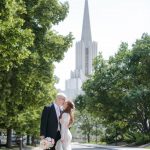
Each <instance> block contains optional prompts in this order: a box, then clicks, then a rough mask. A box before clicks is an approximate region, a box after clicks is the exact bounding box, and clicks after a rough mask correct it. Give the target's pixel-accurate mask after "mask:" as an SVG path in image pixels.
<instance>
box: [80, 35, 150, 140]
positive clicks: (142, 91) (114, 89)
mask: <svg viewBox="0 0 150 150" xmlns="http://www.w3.org/2000/svg"><path fill="white" fill-rule="evenodd" d="M149 66H150V36H149V35H148V34H143V36H142V38H141V39H138V40H137V41H136V42H135V44H133V46H132V48H131V49H129V48H128V44H127V43H122V44H121V45H120V48H119V51H118V52H117V54H115V56H113V57H110V58H109V60H108V61H105V60H104V59H103V58H102V55H99V56H98V57H97V58H96V59H95V61H94V68H95V72H94V74H93V75H92V76H91V77H90V78H89V79H88V80H87V81H86V82H85V83H84V85H83V90H84V92H85V96H84V97H85V98H84V99H83V100H84V101H82V103H84V104H86V107H87V109H88V111H89V112H90V113H91V114H93V115H94V116H97V115H99V116H100V117H101V118H102V122H103V125H104V126H106V127H107V124H111V126H114V127H115V128H116V129H117V130H118V131H119V132H118V134H120V135H117V136H120V137H121V138H122V139H124V138H125V137H124V134H125V133H128V134H130V135H132V136H135V135H134V134H136V132H138V133H141V135H143V134H149V132H150V128H149V121H150V118H149V113H150V105H149V104H150V99H149V93H150V84H149V83H150V81H149V79H150V78H149V73H150V67H149ZM82 105H83V104H82ZM93 110H94V111H93ZM111 126H110V128H111ZM107 128H108V129H109V126H108V127H107ZM107 131H108V130H106V132H107ZM109 134H110V132H109ZM112 134H114V133H112ZM112 137H113V136H112ZM115 138H116V137H113V139H114V141H115V140H116V139H115Z"/></svg>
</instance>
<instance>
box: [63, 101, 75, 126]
mask: <svg viewBox="0 0 150 150" xmlns="http://www.w3.org/2000/svg"><path fill="white" fill-rule="evenodd" d="M65 103H67V108H66V109H64V110H63V112H62V114H63V113H68V114H69V115H70V121H69V126H70V125H71V124H72V123H73V122H74V109H75V106H74V103H73V102H72V101H70V100H67V101H66V102H65ZM62 114H61V115H60V118H61V117H62Z"/></svg>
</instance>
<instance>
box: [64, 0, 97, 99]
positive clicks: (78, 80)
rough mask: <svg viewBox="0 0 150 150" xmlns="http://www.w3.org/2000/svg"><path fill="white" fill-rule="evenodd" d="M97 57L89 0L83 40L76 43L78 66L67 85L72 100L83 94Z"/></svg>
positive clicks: (85, 14)
mask: <svg viewBox="0 0 150 150" xmlns="http://www.w3.org/2000/svg"><path fill="white" fill-rule="evenodd" d="M96 56H97V42H94V41H92V35H91V26H90V17H89V7H88V0H85V7H84V17H83V26H82V35H81V40H80V41H78V42H76V63H75V64H76V66H75V70H74V71H71V73H70V79H68V80H66V83H65V91H64V92H65V94H66V95H67V97H68V98H70V99H72V100H73V99H75V98H76V96H78V95H79V94H82V93H83V91H82V89H81V87H82V84H83V82H84V81H85V80H86V79H87V78H88V76H89V75H90V74H92V72H93V67H92V64H93V59H94V58H95V57H96Z"/></svg>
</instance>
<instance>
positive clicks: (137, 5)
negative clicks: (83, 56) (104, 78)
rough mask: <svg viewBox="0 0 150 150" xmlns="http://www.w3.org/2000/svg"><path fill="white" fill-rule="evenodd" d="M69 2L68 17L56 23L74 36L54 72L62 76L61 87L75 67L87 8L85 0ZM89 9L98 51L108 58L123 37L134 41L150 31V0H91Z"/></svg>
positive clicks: (64, 33)
mask: <svg viewBox="0 0 150 150" xmlns="http://www.w3.org/2000/svg"><path fill="white" fill-rule="evenodd" d="M60 1H61V2H64V1H66V0H60ZM68 2H69V5H70V10H69V14H68V16H67V18H66V19H65V20H64V21H63V22H61V23H60V24H59V25H58V26H55V27H54V29H55V30H56V31H58V32H59V33H60V34H63V35H66V34H68V33H69V32H72V34H73V35H74V37H75V40H74V42H73V47H72V48H70V49H69V50H68V52H67V53H66V54H65V58H64V60H62V61H61V62H60V63H59V64H56V69H55V75H57V76H58V78H59V79H60V81H59V84H57V85H56V87H57V88H61V89H64V87H65V80H66V79H69V77H70V71H71V70H74V69H75V43H76V41H79V40H80V39H81V30H82V21H83V11H84V0H68ZM89 12H90V21H91V31H92V39H93V41H97V42H98V51H100V52H102V54H103V57H104V58H105V59H108V58H109V56H111V55H114V54H115V53H116V52H117V49H118V47H119V45H120V43H121V42H122V41H123V42H128V43H129V45H132V44H133V43H134V42H135V40H136V39H137V38H140V37H141V35H142V33H144V32H147V33H149V34H150V0H89Z"/></svg>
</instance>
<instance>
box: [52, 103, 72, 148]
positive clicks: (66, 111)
mask: <svg viewBox="0 0 150 150" xmlns="http://www.w3.org/2000/svg"><path fill="white" fill-rule="evenodd" d="M73 110H74V104H73V102H71V101H66V102H65V103H64V105H63V112H62V114H61V115H60V124H61V131H60V133H61V139H60V140H59V141H58V142H57V144H56V147H55V149H56V150H71V140H72V135H71V132H70V130H69V127H70V125H71V124H72V123H73V121H74V116H73Z"/></svg>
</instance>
